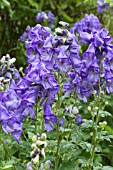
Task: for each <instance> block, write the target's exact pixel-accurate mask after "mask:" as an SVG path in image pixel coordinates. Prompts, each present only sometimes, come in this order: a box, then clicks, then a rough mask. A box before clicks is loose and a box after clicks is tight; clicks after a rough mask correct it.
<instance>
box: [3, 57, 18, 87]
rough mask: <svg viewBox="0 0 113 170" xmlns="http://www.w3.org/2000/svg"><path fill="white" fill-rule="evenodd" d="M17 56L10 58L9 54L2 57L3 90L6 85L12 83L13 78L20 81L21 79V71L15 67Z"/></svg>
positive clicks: (16, 81)
mask: <svg viewBox="0 0 113 170" xmlns="http://www.w3.org/2000/svg"><path fill="white" fill-rule="evenodd" d="M15 61H16V58H10V56H9V54H7V55H6V56H3V57H2V58H1V59H0V88H1V89H2V90H3V89H4V88H5V86H7V85H10V83H11V80H14V81H15V83H18V81H19V80H20V73H19V71H18V70H17V69H16V68H15V67H14V62H15Z"/></svg>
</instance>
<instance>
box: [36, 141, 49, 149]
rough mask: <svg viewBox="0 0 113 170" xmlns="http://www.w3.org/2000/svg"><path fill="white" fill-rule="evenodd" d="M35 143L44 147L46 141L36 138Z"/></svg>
mask: <svg viewBox="0 0 113 170" xmlns="http://www.w3.org/2000/svg"><path fill="white" fill-rule="evenodd" d="M36 145H37V146H38V147H40V146H42V147H43V148H46V147H47V142H45V141H41V140H37V142H36Z"/></svg>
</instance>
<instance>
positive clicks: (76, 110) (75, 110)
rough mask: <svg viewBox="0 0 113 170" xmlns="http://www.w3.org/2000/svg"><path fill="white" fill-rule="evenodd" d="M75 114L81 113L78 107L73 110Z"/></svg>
mask: <svg viewBox="0 0 113 170" xmlns="http://www.w3.org/2000/svg"><path fill="white" fill-rule="evenodd" d="M73 113H74V114H77V113H79V111H78V108H77V107H76V106H75V107H74V108H73Z"/></svg>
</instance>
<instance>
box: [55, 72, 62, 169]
mask: <svg viewBox="0 0 113 170" xmlns="http://www.w3.org/2000/svg"><path fill="white" fill-rule="evenodd" d="M58 83H59V84H60V74H59V72H58ZM57 108H58V122H57V127H56V132H57V150H56V159H55V170H58V164H59V149H60V142H61V140H60V136H59V121H60V120H59V114H60V90H59V93H58V101H57Z"/></svg>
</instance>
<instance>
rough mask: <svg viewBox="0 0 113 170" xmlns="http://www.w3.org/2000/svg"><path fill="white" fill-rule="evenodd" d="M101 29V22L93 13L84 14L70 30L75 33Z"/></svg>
mask: <svg viewBox="0 0 113 170" xmlns="http://www.w3.org/2000/svg"><path fill="white" fill-rule="evenodd" d="M100 29H101V24H100V22H99V20H98V18H97V17H96V16H95V15H93V14H90V15H88V14H85V16H84V18H83V19H81V21H80V22H78V23H75V24H74V26H73V27H72V28H71V30H70V32H71V33H72V34H76V33H77V32H78V33H80V32H86V33H91V32H94V31H97V30H100Z"/></svg>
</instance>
